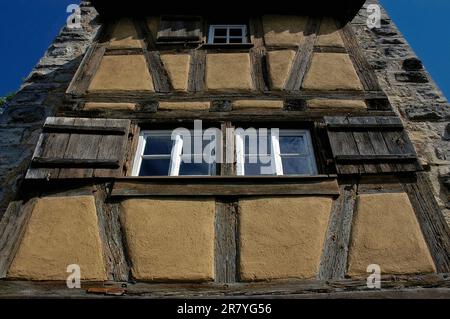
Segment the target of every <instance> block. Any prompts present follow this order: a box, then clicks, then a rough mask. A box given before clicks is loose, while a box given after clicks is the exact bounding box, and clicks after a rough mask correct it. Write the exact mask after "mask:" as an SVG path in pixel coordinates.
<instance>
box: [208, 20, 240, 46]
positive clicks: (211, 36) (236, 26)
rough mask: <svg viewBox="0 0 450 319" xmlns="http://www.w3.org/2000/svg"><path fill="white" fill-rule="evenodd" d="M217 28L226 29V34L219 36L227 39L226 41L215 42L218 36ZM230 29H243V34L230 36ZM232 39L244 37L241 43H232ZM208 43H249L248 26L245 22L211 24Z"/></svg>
mask: <svg viewBox="0 0 450 319" xmlns="http://www.w3.org/2000/svg"><path fill="white" fill-rule="evenodd" d="M216 29H226V30H227V34H226V35H225V36H218V37H220V38H223V39H226V43H214V38H218V37H216V36H215V31H216ZM230 29H241V30H242V36H241V37H238V36H230ZM230 39H242V42H241V43H230ZM208 43H209V44H247V43H248V37H247V26H246V25H245V24H212V25H210V26H209V34H208Z"/></svg>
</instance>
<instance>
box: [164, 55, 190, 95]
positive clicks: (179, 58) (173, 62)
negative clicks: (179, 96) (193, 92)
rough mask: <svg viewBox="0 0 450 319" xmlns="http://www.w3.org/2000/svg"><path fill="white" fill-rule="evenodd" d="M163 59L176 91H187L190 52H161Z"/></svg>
mask: <svg viewBox="0 0 450 319" xmlns="http://www.w3.org/2000/svg"><path fill="white" fill-rule="evenodd" d="M161 60H162V62H163V64H164V67H165V69H166V71H167V74H168V75H169V78H170V81H171V82H172V86H173V88H174V89H175V90H176V91H183V92H186V91H187V89H188V80H189V62H190V60H191V56H190V55H189V54H161Z"/></svg>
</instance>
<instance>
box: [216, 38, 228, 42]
mask: <svg viewBox="0 0 450 319" xmlns="http://www.w3.org/2000/svg"><path fill="white" fill-rule="evenodd" d="M214 43H227V38H214Z"/></svg>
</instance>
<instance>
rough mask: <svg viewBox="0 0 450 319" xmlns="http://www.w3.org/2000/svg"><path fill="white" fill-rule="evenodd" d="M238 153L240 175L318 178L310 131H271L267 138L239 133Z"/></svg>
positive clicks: (255, 132) (253, 133) (237, 139)
mask: <svg viewBox="0 0 450 319" xmlns="http://www.w3.org/2000/svg"><path fill="white" fill-rule="evenodd" d="M264 146H265V147H264ZM236 153H237V171H238V175H246V176H258V175H316V174H317V167H316V162H315V157H314V152H313V147H312V141H311V136H310V134H309V131H307V130H278V129H272V130H269V133H268V134H266V135H265V136H264V131H261V130H258V131H256V130H247V131H245V132H242V131H240V132H239V131H238V132H237V133H236ZM250 159H253V162H250ZM268 160H269V163H267V161H268Z"/></svg>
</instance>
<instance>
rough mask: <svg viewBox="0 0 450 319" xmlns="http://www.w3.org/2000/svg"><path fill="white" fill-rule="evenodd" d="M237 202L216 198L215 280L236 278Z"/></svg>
mask: <svg viewBox="0 0 450 319" xmlns="http://www.w3.org/2000/svg"><path fill="white" fill-rule="evenodd" d="M237 206H238V205H237V202H235V201H233V200H220V199H218V200H216V246H215V269H216V275H215V282H217V283H233V282H236V281H237V280H238V273H237V265H238V261H237V260H238V257H237V255H238V248H237V220H238V218H237V213H238V212H237Z"/></svg>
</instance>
